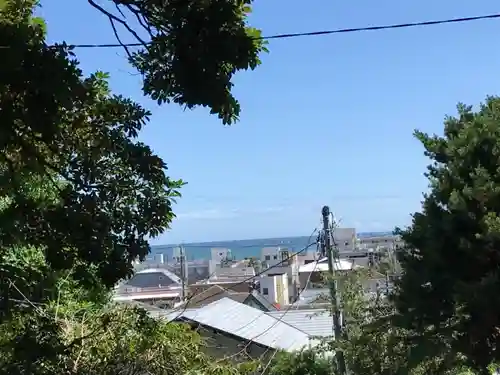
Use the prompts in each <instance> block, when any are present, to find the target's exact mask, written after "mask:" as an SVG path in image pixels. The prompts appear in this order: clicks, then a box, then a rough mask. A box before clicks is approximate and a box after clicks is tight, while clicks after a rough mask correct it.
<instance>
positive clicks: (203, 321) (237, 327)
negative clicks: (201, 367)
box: [163, 298, 320, 361]
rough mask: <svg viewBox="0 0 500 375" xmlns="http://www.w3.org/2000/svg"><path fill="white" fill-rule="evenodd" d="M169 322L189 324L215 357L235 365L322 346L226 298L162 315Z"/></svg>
mask: <svg viewBox="0 0 500 375" xmlns="http://www.w3.org/2000/svg"><path fill="white" fill-rule="evenodd" d="M163 318H164V319H167V320H168V321H171V320H176V321H181V322H186V323H188V324H190V325H191V326H192V327H193V328H196V329H197V330H198V332H199V333H200V334H201V335H202V336H204V337H205V338H206V339H207V340H208V341H209V342H211V345H208V346H207V349H206V350H208V351H210V354H212V355H213V356H215V357H218V358H221V357H222V358H228V357H230V358H231V359H232V360H234V361H239V360H248V357H249V356H250V357H251V358H261V359H266V357H267V356H270V355H272V354H273V353H274V351H276V350H284V351H288V352H293V351H297V350H301V349H303V348H308V347H314V346H316V345H318V344H319V343H320V341H319V340H317V339H316V338H315V337H314V336H312V335H310V334H308V333H307V332H305V331H303V330H301V329H299V328H297V327H295V326H293V325H290V324H287V323H285V322H283V321H282V320H281V319H279V318H276V317H274V316H272V315H270V314H269V313H265V312H263V311H260V310H258V309H255V308H252V307H250V306H246V305H244V304H242V303H239V302H236V301H233V300H231V299H230V298H223V299H221V300H218V301H215V302H213V303H211V304H210V305H207V306H204V307H202V308H199V309H191V310H190V309H187V310H185V311H181V312H179V311H175V312H171V313H166V314H165V315H163Z"/></svg>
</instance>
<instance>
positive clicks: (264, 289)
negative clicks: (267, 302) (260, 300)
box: [262, 288, 269, 296]
mask: <svg viewBox="0 0 500 375" xmlns="http://www.w3.org/2000/svg"><path fill="white" fill-rule="evenodd" d="M262 294H263V295H265V296H267V295H268V294H269V289H268V288H262Z"/></svg>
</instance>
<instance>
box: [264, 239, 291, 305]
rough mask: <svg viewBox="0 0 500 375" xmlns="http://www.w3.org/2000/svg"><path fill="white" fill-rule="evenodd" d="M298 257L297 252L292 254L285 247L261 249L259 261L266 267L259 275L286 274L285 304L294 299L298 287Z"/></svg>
mask: <svg viewBox="0 0 500 375" xmlns="http://www.w3.org/2000/svg"><path fill="white" fill-rule="evenodd" d="M298 259H299V258H298V256H297V254H293V253H292V252H291V251H290V250H288V249H287V248H282V247H265V248H263V249H261V261H262V262H263V263H264V266H265V267H266V268H264V270H263V271H261V276H263V277H265V276H273V275H282V274H286V275H287V278H288V283H287V285H288V289H287V290H288V297H287V298H286V300H287V303H286V304H288V303H290V301H294V300H295V299H296V297H297V293H298V290H299V288H300V279H299V267H300V264H299V260H298Z"/></svg>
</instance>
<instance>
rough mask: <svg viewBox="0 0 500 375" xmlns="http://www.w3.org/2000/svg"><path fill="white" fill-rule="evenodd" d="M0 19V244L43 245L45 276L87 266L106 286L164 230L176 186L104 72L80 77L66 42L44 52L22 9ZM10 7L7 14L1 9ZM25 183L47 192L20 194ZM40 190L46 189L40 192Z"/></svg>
mask: <svg viewBox="0 0 500 375" xmlns="http://www.w3.org/2000/svg"><path fill="white" fill-rule="evenodd" d="M8 4H9V6H10V8H9V7H7V8H6V10H4V11H3V12H2V18H1V19H0V45H6V46H8V47H9V48H6V49H4V50H3V51H5V52H3V59H2V62H1V63H0V64H1V69H0V107H1V108H2V111H0V121H1V123H2V124H4V125H3V127H2V132H1V133H0V149H1V150H2V151H1V154H0V196H2V197H3V200H4V201H5V200H7V201H8V202H9V204H8V207H7V208H5V209H3V210H2V211H1V212H0V223H1V225H0V228H1V229H0V242H1V243H2V246H3V248H9V247H19V246H24V245H29V246H32V247H35V248H38V249H43V251H44V254H45V258H46V260H47V262H48V265H49V266H50V267H51V268H52V269H53V270H54V271H61V270H72V272H73V274H74V277H76V278H79V279H81V280H82V281H89V280H92V277H89V270H91V271H92V272H91V273H92V274H95V275H97V277H98V279H99V280H101V281H102V282H103V283H104V284H105V285H107V286H112V285H114V284H115V283H116V281H118V280H119V279H121V278H124V277H126V276H128V275H130V272H131V270H132V266H131V264H132V261H133V260H134V259H136V258H140V259H143V258H144V257H145V256H146V254H147V253H148V252H149V245H148V243H147V238H148V237H155V236H157V235H158V234H160V233H162V232H163V231H164V230H165V229H167V228H168V226H169V223H170V222H171V220H172V219H173V217H174V215H173V213H172V209H171V208H172V202H173V200H174V199H175V198H176V197H178V196H179V193H178V190H177V189H178V188H180V187H181V186H182V184H183V182H182V180H178V181H174V180H172V179H170V178H169V177H167V176H166V175H165V168H166V165H165V163H164V162H163V161H162V159H161V158H159V157H158V156H157V155H155V154H154V153H153V152H152V151H151V149H150V148H149V147H148V146H146V145H145V144H143V143H141V142H139V141H137V140H136V139H137V136H138V133H139V131H140V130H141V128H142V127H143V126H144V125H145V124H146V122H147V121H148V116H149V112H148V111H146V110H145V109H143V108H141V107H140V106H139V105H138V104H136V103H133V102H132V101H130V100H129V99H126V98H123V97H121V96H118V95H113V94H112V93H111V92H110V90H109V87H108V84H107V82H106V79H107V75H106V74H104V73H100V72H98V73H96V74H93V75H91V76H90V77H88V78H85V77H83V76H82V73H81V71H80V70H79V69H78V64H77V61H76V60H75V59H74V57H73V55H72V54H71V52H70V50H69V49H68V48H66V47H65V46H63V45H62V46H55V47H47V46H46V45H45V43H44V39H43V37H44V35H43V31H42V30H41V29H40V27H38V25H37V24H33V23H32V22H31V18H30V17H31V9H30V8H24V7H21V8H16V6H17V5H18V4H17V2H9V3H8ZM9 9H13V10H9ZM26 181H28V182H31V181H38V183H43V185H38V186H40V189H41V190H42V191H45V190H49V191H51V192H52V193H51V194H53V195H54V194H55V195H56V196H55V197H54V196H52V197H51V199H50V200H40V199H39V198H40V197H38V196H36V194H34V195H33V194H26V186H27V184H26ZM48 185H51V187H49V186H48Z"/></svg>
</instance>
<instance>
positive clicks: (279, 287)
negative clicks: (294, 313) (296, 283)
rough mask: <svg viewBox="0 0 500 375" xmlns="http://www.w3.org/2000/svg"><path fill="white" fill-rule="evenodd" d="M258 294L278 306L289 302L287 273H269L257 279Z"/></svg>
mask: <svg viewBox="0 0 500 375" xmlns="http://www.w3.org/2000/svg"><path fill="white" fill-rule="evenodd" d="M259 286H260V294H261V295H262V296H263V297H264V298H266V299H267V300H268V301H269V302H270V303H272V304H273V305H275V306H277V307H278V308H280V307H282V306H286V305H288V304H290V303H291V302H292V301H290V293H289V291H288V275H287V274H286V273H282V274H269V275H267V276H262V277H261V278H260V279H259Z"/></svg>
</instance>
